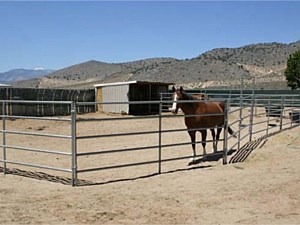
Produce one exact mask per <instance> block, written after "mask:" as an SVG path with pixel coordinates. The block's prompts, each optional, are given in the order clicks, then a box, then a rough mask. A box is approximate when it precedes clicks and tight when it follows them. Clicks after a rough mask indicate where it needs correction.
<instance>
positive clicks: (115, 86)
mask: <svg viewBox="0 0 300 225" xmlns="http://www.w3.org/2000/svg"><path fill="white" fill-rule="evenodd" d="M169 85H172V83H160V82H146V81H127V82H117V83H103V84H96V85H94V87H95V91H96V101H97V102H103V103H113V102H130V101H157V100H160V93H166V92H168V88H169ZM98 111H99V112H112V113H124V114H130V115H149V114H157V113H159V104H149V103H148V104H142V103H141V104H98Z"/></svg>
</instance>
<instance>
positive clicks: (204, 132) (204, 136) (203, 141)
mask: <svg viewBox="0 0 300 225" xmlns="http://www.w3.org/2000/svg"><path fill="white" fill-rule="evenodd" d="M200 132H201V136H202V147H203V157H202V160H203V161H205V160H206V149H205V146H206V136H207V130H206V129H204V130H201V131H200Z"/></svg>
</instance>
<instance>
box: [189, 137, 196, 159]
mask: <svg viewBox="0 0 300 225" xmlns="http://www.w3.org/2000/svg"><path fill="white" fill-rule="evenodd" d="M188 132H189V135H190V137H191V141H192V148H193V154H194V155H193V161H195V160H196V143H195V142H196V131H188Z"/></svg>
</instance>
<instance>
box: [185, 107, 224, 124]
mask: <svg viewBox="0 0 300 225" xmlns="http://www.w3.org/2000/svg"><path fill="white" fill-rule="evenodd" d="M224 106H225V104H224V102H221V101H207V102H199V103H198V104H197V108H196V110H195V114H196V115H199V116H194V117H186V118H185V124H186V126H187V127H190V128H197V127H198V128H205V127H214V126H221V125H222V124H223V123H224V114H223V113H224Z"/></svg>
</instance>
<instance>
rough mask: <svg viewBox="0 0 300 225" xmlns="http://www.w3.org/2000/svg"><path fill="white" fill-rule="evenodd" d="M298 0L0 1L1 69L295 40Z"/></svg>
mask: <svg viewBox="0 0 300 225" xmlns="http://www.w3.org/2000/svg"><path fill="white" fill-rule="evenodd" d="M299 21H300V2H297V1H292V2H286V1H285V2H279V1H266V2H258V1H249V2H244V1H232V2H228V1H212V2H208V1H207V2H205V1H191V2H186V1H165V2H162V1H140V2H136V1H129V2H126V1H119V2H114V1H107V2H103V1H91V2H83V1H75V2H70V1H65V2H62V1H57V2H54V1H33V2H26V1H21V2H9V1H7V2H3V1H0V72H4V71H7V70H10V69H15V68H27V69H33V68H37V67H43V68H47V69H61V68H64V67H67V66H71V65H74V64H77V63H82V62H85V61H88V60H92V59H93V60H98V61H103V62H111V63H118V62H128V61H134V60H139V59H145V58H152V57H174V58H177V59H186V58H193V57H196V56H198V55H200V54H202V53H203V52H205V51H208V50H211V49H214V48H220V47H241V46H244V45H248V44H253V43H266V42H281V43H291V42H294V41H297V40H300V28H299Z"/></svg>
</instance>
